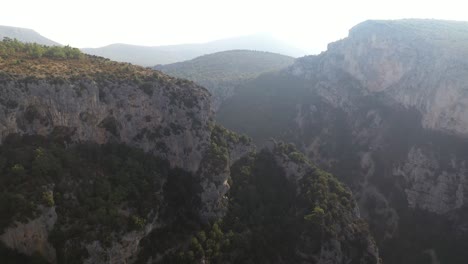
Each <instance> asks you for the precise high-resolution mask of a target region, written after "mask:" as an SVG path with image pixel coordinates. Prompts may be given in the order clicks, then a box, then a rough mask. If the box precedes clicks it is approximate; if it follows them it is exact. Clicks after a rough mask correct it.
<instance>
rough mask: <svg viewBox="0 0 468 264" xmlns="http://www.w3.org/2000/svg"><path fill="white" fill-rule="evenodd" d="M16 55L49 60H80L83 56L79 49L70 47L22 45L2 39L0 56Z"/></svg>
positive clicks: (35, 44) (15, 41) (18, 42)
mask: <svg viewBox="0 0 468 264" xmlns="http://www.w3.org/2000/svg"><path fill="white" fill-rule="evenodd" d="M18 53H25V54H27V55H28V56H29V57H31V58H42V57H45V58H50V59H81V58H83V56H84V55H83V54H82V53H81V51H80V50H79V49H77V48H72V47H70V46H64V47H60V46H45V45H40V44H37V43H23V42H20V41H18V40H16V39H14V40H12V39H9V38H4V39H3V40H2V41H1V42H0V56H2V57H9V56H15V55H16V54H18Z"/></svg>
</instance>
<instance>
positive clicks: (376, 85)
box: [217, 20, 468, 264]
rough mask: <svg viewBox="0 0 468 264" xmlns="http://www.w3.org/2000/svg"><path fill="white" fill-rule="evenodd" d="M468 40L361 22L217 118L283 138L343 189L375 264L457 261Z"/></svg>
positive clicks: (437, 25)
mask: <svg viewBox="0 0 468 264" xmlns="http://www.w3.org/2000/svg"><path fill="white" fill-rule="evenodd" d="M467 32H468V23H466V22H452V21H437V20H396V21H366V22H363V23H361V24H359V25H357V26H355V27H354V28H352V29H351V30H350V32H349V36H348V37H347V38H345V39H343V40H340V41H337V42H335V43H331V44H329V46H328V50H327V51H326V52H324V53H322V54H320V55H318V56H308V57H304V58H300V59H297V60H296V61H295V63H294V64H293V65H292V66H290V67H289V68H287V69H285V70H282V71H281V72H279V73H271V74H265V75H262V76H260V77H258V78H256V79H254V80H252V81H250V82H248V83H247V84H246V85H245V86H244V88H242V89H238V90H237V92H236V93H235V94H234V95H233V96H232V97H231V98H230V99H229V100H227V101H226V102H225V103H224V104H223V105H221V107H220V109H219V111H218V114H217V120H218V122H219V123H221V124H222V125H224V126H226V127H227V128H229V129H232V130H234V131H237V132H240V133H246V134H247V135H249V136H251V137H252V138H253V140H254V142H256V143H257V144H259V145H264V144H265V142H266V140H268V139H270V138H276V139H279V140H284V141H288V142H293V143H294V144H295V145H296V146H297V147H298V149H299V150H300V151H302V152H304V153H306V155H307V156H308V158H310V159H311V160H313V161H314V162H315V163H317V164H318V165H319V166H321V167H323V168H326V169H327V170H329V171H330V172H332V173H333V174H334V175H336V176H337V177H338V178H339V179H341V180H342V181H344V182H345V183H347V184H348V185H349V186H351V189H352V190H353V192H354V193H355V194H356V197H358V203H359V207H360V210H361V213H362V215H363V216H364V217H365V218H366V219H367V220H368V221H369V222H370V226H371V232H372V233H373V234H374V236H375V237H376V240H377V244H378V246H379V248H380V250H381V251H380V252H381V256H382V259H383V262H384V263H389V264H392V263H395V264H397V263H451V264H456V263H460V264H462V263H466V260H467V259H468V254H467V253H466V251H465V249H464V245H466V243H467V241H468V233H467V232H466V225H465V224H464V220H463V219H466V215H467V211H466V205H467V202H466V197H468V196H467V195H468V186H467V185H466V171H467V167H466V159H467V158H468V156H467V155H468V152H467V151H466V150H467V149H468V142H467V140H466V139H467V137H468V119H467V117H468V103H467V102H468V97H467V96H468V94H467V92H466V84H467V83H468V77H467V76H468V65H467V63H466V62H467V61H468V53H467V52H466V51H467V50H466V47H468V39H467ZM449 244H450V246H447V245H449Z"/></svg>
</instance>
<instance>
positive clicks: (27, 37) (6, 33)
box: [0, 25, 61, 46]
mask: <svg viewBox="0 0 468 264" xmlns="http://www.w3.org/2000/svg"><path fill="white" fill-rule="evenodd" d="M5 37H8V38H11V39H17V40H19V41H22V42H29V43H38V44H41V45H47V46H61V45H60V44H59V43H57V42H55V41H53V40H50V39H48V38H46V37H43V36H42V35H40V34H39V33H37V32H36V31H34V30H32V29H29V28H20V27H11V26H2V25H0V41H1V40H3V38H5Z"/></svg>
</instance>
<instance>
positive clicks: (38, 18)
mask: <svg viewBox="0 0 468 264" xmlns="http://www.w3.org/2000/svg"><path fill="white" fill-rule="evenodd" d="M464 2H465V1H462V0H458V1H455V0H443V1H432V0H426V1H411V0H387V1H380V0H352V1H349V0H348V1H337V0H322V1H315V0H281V1H276V0H230V1H225V0H132V1H121V0H113V1H108V0H79V1H76V0H0V6H1V11H2V12H1V13H0V25H5V26H16V27H25V28H31V29H34V30H36V31H37V32H39V33H40V34H41V35H43V36H45V37H47V38H50V39H52V40H54V41H57V42H59V43H61V44H64V45H66V44H68V45H71V46H74V47H78V48H86V47H100V46H105V45H108V44H111V43H127V44H136V45H146V46H158V45H171V44H182V43H202V42H208V41H211V40H216V39H222V38H228V37H235V36H242V35H250V34H256V33H270V34H272V35H273V36H275V37H277V38H279V39H282V40H284V41H286V42H288V43H290V44H292V45H294V46H296V47H298V48H301V49H304V50H306V51H308V52H309V53H311V54H313V53H318V52H320V51H323V50H325V49H326V46H327V44H328V43H330V42H333V41H336V40H339V39H341V38H344V37H346V36H347V34H348V30H349V29H350V28H351V27H353V26H354V25H356V24H358V23H360V22H362V21H365V20H368V19H401V18H434V19H448V20H468V14H467V13H466V10H467V8H466V7H467V6H468V3H467V4H464Z"/></svg>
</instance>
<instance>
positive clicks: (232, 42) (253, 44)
mask: <svg viewBox="0 0 468 264" xmlns="http://www.w3.org/2000/svg"><path fill="white" fill-rule="evenodd" d="M228 50H257V51H267V52H273V53H279V54H284V55H287V56H292V57H300V56H304V55H305V54H306V52H304V51H302V50H299V49H297V48H295V47H292V46H290V45H288V44H286V43H283V42H281V41H279V40H277V39H275V38H273V37H272V36H270V35H262V34H259V35H251V36H243V37H237V38H229V39H221V40H216V41H211V42H207V43H201V44H183V45H169V46H155V47H147V46H136V45H127V44H112V45H109V46H105V47H101V48H86V49H82V51H83V52H84V53H87V54H91V55H97V56H102V57H105V58H109V59H112V60H115V61H120V62H130V63H133V64H137V65H142V66H154V65H158V64H169V63H175V62H181V61H186V60H191V59H194V58H196V57H199V56H202V55H206V54H210V53H215V52H220V51H228Z"/></svg>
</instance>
